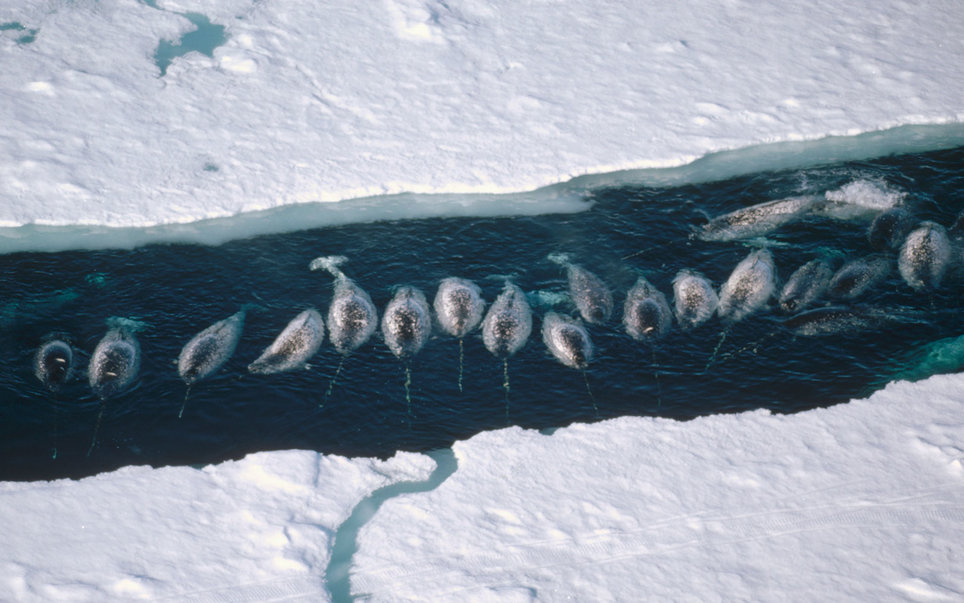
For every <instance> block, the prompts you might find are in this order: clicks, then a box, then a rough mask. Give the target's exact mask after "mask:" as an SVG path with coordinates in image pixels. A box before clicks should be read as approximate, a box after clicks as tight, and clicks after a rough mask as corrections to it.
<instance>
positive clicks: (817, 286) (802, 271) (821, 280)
mask: <svg viewBox="0 0 964 603" xmlns="http://www.w3.org/2000/svg"><path fill="white" fill-rule="evenodd" d="M832 276H833V269H832V268H831V267H830V262H828V261H827V260H824V259H822V258H817V259H815V260H810V261H809V262H807V263H806V264H804V265H802V266H800V267H799V268H797V269H796V270H795V271H794V272H793V274H791V275H790V278H789V279H787V282H786V284H784V285H783V289H782V290H781V291H780V300H779V302H780V307H781V308H783V310H784V311H786V312H799V311H801V310H803V309H805V308H807V307H809V306H810V305H811V304H813V303H814V302H816V301H817V300H818V299H820V297H821V296H822V295H823V294H824V293H826V292H827V288H828V287H829V286H830V278H831V277H832Z"/></svg>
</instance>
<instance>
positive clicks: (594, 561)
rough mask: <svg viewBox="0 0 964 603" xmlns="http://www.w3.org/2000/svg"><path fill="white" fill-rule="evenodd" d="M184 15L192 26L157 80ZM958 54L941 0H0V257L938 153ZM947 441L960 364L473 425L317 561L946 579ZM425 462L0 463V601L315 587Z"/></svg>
mask: <svg viewBox="0 0 964 603" xmlns="http://www.w3.org/2000/svg"><path fill="white" fill-rule="evenodd" d="M189 14H195V15H203V16H204V17H205V18H206V19H207V20H209V21H210V22H211V23H213V24H216V25H222V26H224V28H225V30H224V35H225V41H224V43H223V44H221V45H220V46H218V47H217V48H215V49H214V50H213V52H212V53H211V56H207V55H205V54H202V53H198V52H191V53H188V54H185V55H184V56H180V57H177V58H175V59H174V60H173V61H172V62H171V63H170V64H169V65H168V66H167V69H166V73H165V74H164V75H163V76H161V72H160V68H159V66H158V65H157V64H156V62H155V52H156V51H157V49H158V47H159V45H160V44H161V41H162V40H168V41H171V42H172V43H175V44H176V43H177V41H178V40H179V39H180V37H181V36H183V35H184V34H186V33H188V32H190V31H192V30H193V29H194V28H195V23H196V22H198V21H200V20H199V19H197V18H194V19H193V20H192V18H189V16H188V15H189ZM962 56H964V4H961V3H960V2H959V1H957V0H931V1H924V2H918V3H908V2H904V1H902V0H884V1H882V2H861V3H856V4H855V3H840V2H831V1H829V0H816V1H814V2H808V3H803V4H801V3H790V2H774V3H761V2H740V1H733V2H705V1H693V0H688V1H685V2H675V3H665V2H663V3H658V2H657V3H648V4H641V3H638V2H628V1H623V2H610V3H590V2H580V1H578V0H559V1H551V0H542V1H539V0H532V1H527V2H519V1H515V2H510V1H504V0H500V1H498V2H477V1H474V0H447V1H442V0H420V1H415V0H384V1H382V2H368V3H365V2H363V3H358V2H343V1H338V0H327V1H325V2H323V3H318V2H311V1H309V0H273V1H271V2H260V1H251V0H229V1H220V0H219V1H214V0H197V1H190V0H157V1H156V2H151V1H147V0H144V1H137V0H108V1H101V2H88V1H80V2H62V1H53V2H36V3H24V2H16V1H14V0H0V65H2V66H3V68H2V69H0V123H2V124H3V128H0V251H14V250H22V249H67V248H71V247H77V246H85V247H108V246H123V245H137V244H142V243H146V242H150V241H158V240H191V241H200V242H218V241H223V240H226V239H230V238H236V237H241V236H247V235H250V234H256V233H263V232H278V231H285V230H290V229H294V228H304V227H307V226H319V225H325V224H341V223H346V222H352V221H358V220H373V219H384V218H397V217H406V216H428V215H493V214H522V213H540V212H555V211H578V210H580V209H583V208H585V207H586V206H587V203H586V202H585V201H584V200H583V196H582V194H581V192H582V191H583V190H585V188H587V187H590V186H595V185H600V184H620V183H626V182H649V183H678V182H683V181H687V180H690V181H692V180H699V179H710V178H720V177H725V176H727V175H732V174H736V173H741V172H749V171H755V170H759V169H767V168H769V169H773V168H777V167H792V166H794V165H807V164H808V163H811V162H813V161H836V160H842V159H851V158H862V157H869V156H872V155H884V154H887V153H892V152H901V151H919V150H927V149H933V148H945V147H952V146H957V145H960V144H964V94H962V92H964V63H962V61H961V57H962ZM640 170H641V171H640ZM880 190H883V189H880V188H879V187H878V188H877V189H875V183H861V184H857V185H854V186H852V187H850V188H846V189H841V191H839V193H838V195H839V196H841V197H843V198H847V199H865V198H868V195H869V198H871V200H874V199H878V197H879V194H878V193H879V192H880ZM885 192H886V191H885ZM949 335H953V336H958V335H959V334H949ZM962 434H964V375H962V374H956V375H950V376H938V377H931V378H930V379H928V380H926V381H922V382H918V383H913V384H912V383H908V382H897V383H892V384H890V385H888V386H887V388H886V389H885V390H883V391H880V392H878V393H876V394H874V395H872V396H870V397H869V398H868V399H866V400H859V401H854V402H851V403H848V404H843V405H838V406H835V407H832V408H828V409H821V410H813V411H809V412H804V413H800V414H796V415H792V416H780V415H771V414H768V413H766V412H762V411H760V412H754V413H745V414H739V415H721V416H710V417H703V418H699V419H696V420H693V421H690V422H687V423H678V422H674V421H671V420H665V419H647V418H621V419H615V420H611V421H607V422H604V423H599V424H595V425H573V426H570V427H568V428H564V429H560V430H558V431H557V432H556V433H554V434H552V435H543V434H539V433H535V432H531V431H524V430H521V429H518V428H512V429H507V430H502V431H498V432H491V433H483V434H479V435H478V436H476V437H474V438H471V439H469V440H468V441H465V442H459V443H457V444H456V445H455V447H454V452H455V456H456V459H457V462H458V468H457V470H456V471H455V472H454V473H453V474H452V475H450V476H449V477H448V478H447V479H446V480H445V481H443V482H442V483H441V484H440V485H439V486H438V487H437V488H435V489H434V490H431V491H429V492H422V493H410V494H402V495H399V496H397V497H395V498H391V499H389V500H387V501H385V502H384V503H383V504H382V505H381V506H380V507H379V508H378V510H377V512H376V513H375V514H374V516H373V517H372V518H371V520H370V521H369V522H368V523H366V524H365V525H363V526H354V528H356V529H357V528H359V527H360V530H359V532H358V538H357V551H349V555H350V558H348V559H341V560H337V562H338V563H341V564H343V565H345V566H346V567H348V568H349V569H350V572H351V574H350V575H351V589H352V592H354V593H359V594H360V593H370V594H371V595H372V597H373V598H374V599H375V600H398V599H402V600H405V599H409V600H411V599H418V600H425V599H431V600H459V601H464V600H471V599H476V600H494V599H495V600H529V599H532V598H539V599H543V600H557V599H564V598H568V597H572V598H574V599H576V600H617V599H618V600H634V599H658V600H708V599H709V600H713V599H728V600H732V599H746V600H768V599H770V600H772V599H786V598H793V599H806V600H842V599H849V600H880V599H884V600H894V599H908V600H928V601H935V600H936V601H940V600H947V601H953V600H961V599H962V598H964V579H962V574H961V573H960V571H959V567H960V565H961V559H962V558H964V547H962V544H961V543H962V542H964V502H962V501H964V468H962V463H964V440H962V437H964V436H962ZM434 467H435V463H434V462H433V460H432V459H431V458H429V457H428V456H425V455H416V454H402V453H400V454H399V455H398V456H396V457H394V458H393V459H389V460H387V461H376V460H372V459H343V458H338V457H333V456H319V455H318V454H316V453H313V452H305V451H288V452H271V453H258V454H253V455H251V456H249V457H247V458H245V459H242V460H239V461H232V462H227V463H223V464H221V465H218V466H213V467H205V468H202V469H198V468H190V467H167V468H158V469H150V468H146V467H128V468H125V469H121V470H118V471H115V472H112V473H109V474H103V475H98V476H94V477H90V478H86V479H83V480H80V481H67V480H62V481H55V482H34V483H2V484H0V498H2V504H0V533H2V534H3V535H4V547H3V550H2V552H0V599H3V600H28V601H40V600H50V599H61V600H65V599H66V600H87V601H95V600H96V601H101V600H105V599H115V600H128V599H136V598H149V599H163V598H168V599H176V600H184V599H194V600H225V599H228V600H234V601H236V600H258V601H267V600H281V599H294V598H299V597H300V598H303V599H308V600H325V599H327V598H329V597H330V591H329V588H330V586H331V585H329V584H327V583H326V579H325V576H326V568H327V566H328V563H329V561H331V556H332V550H333V548H332V547H333V543H334V541H335V539H336V534H337V533H338V530H339V528H340V527H341V526H342V525H343V522H345V521H346V520H347V519H348V518H349V517H351V516H352V511H353V509H354V508H355V507H356V505H358V504H359V502H360V501H362V500H363V499H364V498H365V497H367V496H369V495H370V494H371V493H372V492H374V491H375V490H377V489H378V488H381V487H382V486H385V485H386V484H390V483H397V482H399V481H424V480H426V479H428V475H429V473H431V472H432V469H433V468H434Z"/></svg>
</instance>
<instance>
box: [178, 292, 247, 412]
mask: <svg viewBox="0 0 964 603" xmlns="http://www.w3.org/2000/svg"><path fill="white" fill-rule="evenodd" d="M244 317H245V310H241V311H239V312H236V313H234V314H232V315H231V316H229V317H227V318H225V319H222V320H219V321H217V322H216V323H214V324H212V325H211V326H209V327H208V328H206V329H204V330H203V331H201V332H200V333H198V334H197V335H195V336H194V337H192V338H191V340H190V341H188V342H187V343H186V344H184V347H183V348H181V353H180V355H178V357H177V373H178V375H180V376H181V379H182V380H183V381H184V383H185V384H186V385H187V391H186V392H185V393H184V402H183V403H182V404H181V410H180V412H178V413H177V418H179V419H180V418H181V416H182V415H183V414H184V406H185V405H186V404H187V398H188V396H189V395H190V393H191V386H192V385H194V384H195V383H197V382H198V381H201V380H202V379H207V378H208V377H210V376H211V375H213V374H214V373H215V372H217V371H218V370H219V369H220V368H221V367H222V366H224V364H225V363H226V362H227V361H228V360H229V359H230V358H231V356H232V355H233V354H234V351H235V350H236V349H237V347H238V341H239V340H240V339H241V333H242V331H244Z"/></svg>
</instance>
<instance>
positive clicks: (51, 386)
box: [33, 334, 74, 458]
mask: <svg viewBox="0 0 964 603" xmlns="http://www.w3.org/2000/svg"><path fill="white" fill-rule="evenodd" d="M33 364H34V374H35V375H36V376H37V379H39V380H40V382H41V383H42V384H43V386H44V387H45V388H46V389H47V391H48V392H50V394H51V395H55V394H56V393H57V392H59V391H60V388H61V387H63V386H64V384H65V383H67V382H68V381H70V380H71V378H72V377H73V374H74V351H73V348H71V347H70V343H69V341H68V340H67V339H66V338H65V337H62V336H60V335H55V334H51V335H48V336H47V337H45V338H44V340H43V343H41V344H40V347H39V348H37V352H36V354H34V363H33ZM59 423H60V416H59V411H55V414H54V446H53V452H52V456H53V458H57V431H58V425H59Z"/></svg>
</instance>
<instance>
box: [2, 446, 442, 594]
mask: <svg viewBox="0 0 964 603" xmlns="http://www.w3.org/2000/svg"><path fill="white" fill-rule="evenodd" d="M434 468H435V462H434V461H433V460H432V459H431V458H429V457H427V456H425V455H420V454H412V453H399V454H398V455H396V456H395V457H393V458H391V459H389V460H387V461H377V460H373V459H346V458H343V457H337V456H322V455H319V454H318V453H315V452H308V451H286V452H270V453H266V452H262V453H257V454H252V455H249V456H247V457H245V458H244V459H243V460H240V461H229V462H226V463H222V464H221V465H218V466H208V467H204V468H201V469H195V468H191V467H164V468H159V469H151V468H150V467H126V468H124V469H120V470H118V471H115V472H113V473H109V474H102V475H98V476H94V477H90V478H87V479H83V480H79V481H70V480H60V481H53V482H33V483H11V482H3V483H0V500H2V501H3V503H2V505H0V507H2V511H0V525H2V526H3V533H4V547H3V549H4V552H3V553H2V554H0V599H2V600H4V601H25V600H29V601H67V600H69V601H105V600H132V599H145V598H147V599H164V598H167V599H171V600H181V601H184V600H195V601H215V600H217V601H270V600H279V599H288V600H290V599H292V598H294V597H302V598H303V599H304V600H325V599H326V598H327V597H328V590H327V587H326V584H325V579H324V568H325V566H326V565H327V563H328V560H329V556H330V553H331V547H332V544H333V538H334V533H335V530H336V529H337V528H338V527H339V525H341V523H342V522H344V521H345V520H346V519H348V517H349V515H350V514H351V512H352V510H353V509H354V507H355V505H357V504H358V503H359V502H361V501H362V500H363V499H364V498H365V497H366V496H368V495H369V494H371V492H373V491H375V490H376V489H378V488H381V487H383V486H385V485H387V484H391V483H394V482H397V481H421V480H425V479H427V478H428V476H429V474H430V473H431V472H432V470H433V469H434Z"/></svg>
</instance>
